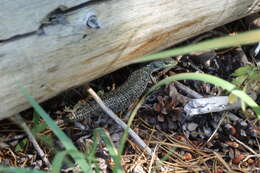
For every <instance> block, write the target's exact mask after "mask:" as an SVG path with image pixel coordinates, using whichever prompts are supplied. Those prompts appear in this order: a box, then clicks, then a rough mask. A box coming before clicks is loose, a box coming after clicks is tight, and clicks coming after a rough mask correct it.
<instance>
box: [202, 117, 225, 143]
mask: <svg viewBox="0 0 260 173" xmlns="http://www.w3.org/2000/svg"><path fill="white" fill-rule="evenodd" d="M225 117H226V113H224V114H223V115H222V117H221V119H220V120H219V122H218V125H217V127H216V129H215V130H214V132H213V133H212V135H211V136H210V137H209V139H208V140H207V142H206V144H207V143H209V141H211V139H212V138H213V137H214V135H215V134H216V133H217V131H218V129H219V127H220V125H221V124H222V122H223V120H224V119H225Z"/></svg>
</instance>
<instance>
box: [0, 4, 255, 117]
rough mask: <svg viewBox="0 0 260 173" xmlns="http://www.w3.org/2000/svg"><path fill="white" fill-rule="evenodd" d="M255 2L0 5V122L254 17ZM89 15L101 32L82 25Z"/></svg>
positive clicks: (84, 24)
mask: <svg viewBox="0 0 260 173" xmlns="http://www.w3.org/2000/svg"><path fill="white" fill-rule="evenodd" d="M259 3H260V0H228V1H227V0H207V1H205V0H197V1H192V0H182V1H177V0H159V1H158V0H127V1H126V0H96V1H90V0H56V1H52V0H45V1H42V0H20V1H9V0H2V1H1V5H0V81H1V82H0V100H1V102H0V119H2V118H4V117H7V116H10V115H12V114H14V113H16V112H19V111H22V110H24V109H26V108H28V107H30V105H29V104H28V103H27V101H26V100H25V98H24V97H23V96H22V95H21V94H20V93H19V90H18V89H19V87H20V86H24V87H26V88H27V89H28V90H29V92H30V94H31V95H32V96H33V97H34V98H35V99H37V100H38V101H39V102H42V101H44V100H46V99H48V98H50V97H53V96H54V95H56V94H58V93H60V92H61V91H64V90H65V89H68V88H70V87H73V86H76V85H79V84H82V83H83V82H87V81H91V80H93V79H95V78H97V77H100V76H102V75H104V74H107V73H109V72H112V71H114V70H116V69H118V68H120V67H123V66H126V65H128V64H130V63H131V60H133V59H134V58H137V57H139V56H142V55H145V54H148V53H152V52H156V51H159V50H162V49H164V48H167V47H169V46H170V45H173V44H176V43H178V42H180V41H183V40H185V39H187V38H190V37H192V36H195V35H198V34H200V33H202V32H205V31H208V30H211V29H213V28H215V27H218V26H220V25H223V24H225V23H228V22H230V21H233V20H236V19H238V18H241V17H244V16H246V15H249V14H251V13H254V12H257V11H259V9H260V5H259ZM90 14H95V15H96V17H97V19H98V21H99V22H100V26H101V27H100V28H99V29H97V28H90V27H89V26H87V25H86V20H87V19H86V18H88V17H89V16H90Z"/></svg>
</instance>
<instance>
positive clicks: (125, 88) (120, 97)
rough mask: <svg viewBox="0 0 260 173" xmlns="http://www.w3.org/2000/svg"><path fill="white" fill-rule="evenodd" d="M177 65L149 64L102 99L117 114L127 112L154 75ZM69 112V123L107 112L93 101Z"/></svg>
mask: <svg viewBox="0 0 260 173" xmlns="http://www.w3.org/2000/svg"><path fill="white" fill-rule="evenodd" d="M176 64H177V63H176V61H174V60H173V59H171V60H169V59H168V60H157V61H153V62H151V63H148V64H147V65H145V66H144V67H141V68H139V69H137V70H136V71H134V72H132V73H131V74H130V76H129V77H128V79H127V81H126V82H125V83H124V84H122V85H121V86H119V87H118V88H117V89H115V90H112V91H110V92H108V93H106V94H104V95H103V96H101V99H102V100H103V101H104V103H105V105H106V106H108V107H109V108H110V109H111V110H112V111H114V112H115V113H118V112H121V111H124V110H126V109H127V108H128V107H129V106H130V105H131V104H132V103H133V102H134V101H135V100H136V99H138V98H139V97H140V96H141V95H142V94H143V92H144V91H145V89H146V87H147V85H148V83H149V82H150V81H151V79H152V76H151V75H152V73H153V72H155V71H158V70H161V69H163V68H167V67H173V66H175V65H176ZM66 111H67V112H69V113H68V114H67V117H66V119H67V120H69V121H79V120H83V119H85V118H87V117H89V116H91V115H100V116H101V115H104V114H105V112H103V110H102V109H101V107H100V106H99V105H98V104H97V103H96V102H95V101H94V100H93V101H91V102H89V103H77V104H76V105H75V106H74V107H73V109H72V110H66Z"/></svg>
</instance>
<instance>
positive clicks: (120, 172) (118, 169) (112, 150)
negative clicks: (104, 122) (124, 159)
mask: <svg viewBox="0 0 260 173" xmlns="http://www.w3.org/2000/svg"><path fill="white" fill-rule="evenodd" d="M95 131H96V132H95V135H97V133H98V134H99V135H100V137H101V138H102V139H103V141H104V142H105V144H106V146H107V148H108V152H109V154H110V155H111V157H112V158H113V160H114V161H115V167H114V168H113V172H116V173H123V172H124V171H123V169H122V166H121V162H120V160H121V157H120V154H118V152H117V150H116V148H115V147H114V145H113V143H112V141H111V139H110V137H109V136H108V135H107V134H106V132H105V131H104V129H101V128H97V129H95Z"/></svg>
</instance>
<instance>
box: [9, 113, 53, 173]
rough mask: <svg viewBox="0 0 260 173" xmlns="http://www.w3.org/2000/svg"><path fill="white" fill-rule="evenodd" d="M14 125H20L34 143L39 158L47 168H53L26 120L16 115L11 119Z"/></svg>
mask: <svg viewBox="0 0 260 173" xmlns="http://www.w3.org/2000/svg"><path fill="white" fill-rule="evenodd" d="M10 119H11V120H12V121H13V122H14V123H16V124H17V125H19V126H20V127H21V128H22V129H23V130H24V131H25V133H26V134H27V136H28V138H29V140H30V141H31V142H32V144H33V146H34V148H35V150H36V151H37V153H38V154H39V156H40V157H41V158H42V160H43V162H44V163H45V165H46V166H48V167H49V168H50V167H51V164H50V162H49V160H48V159H47V157H46V156H45V154H44V152H43V150H42V149H41V147H40V145H39V144H38V142H37V141H36V139H35V137H34V136H33V134H32V132H31V130H30V128H29V127H28V126H27V125H26V123H25V121H24V119H23V118H22V117H21V115H20V114H15V115H14V116H12V117H11V118H10Z"/></svg>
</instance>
